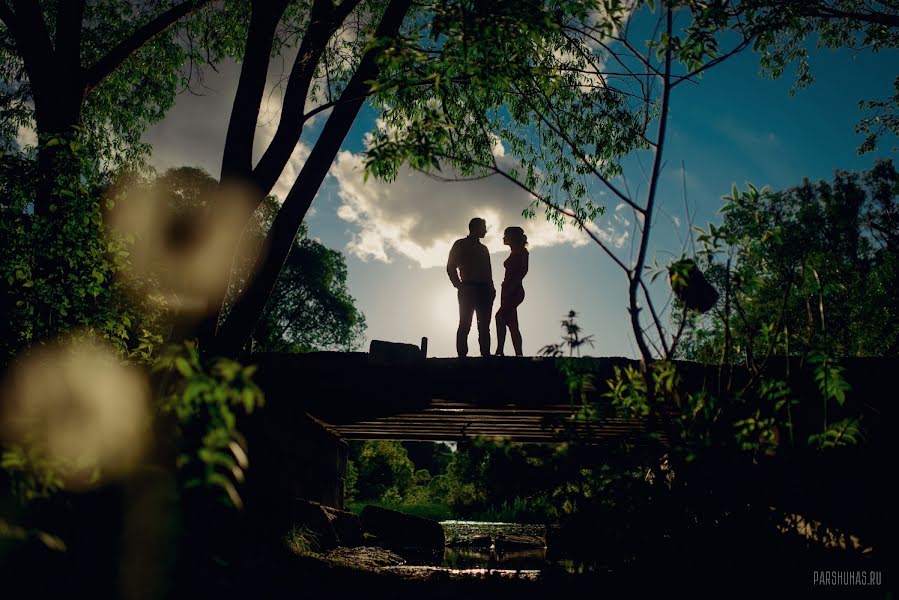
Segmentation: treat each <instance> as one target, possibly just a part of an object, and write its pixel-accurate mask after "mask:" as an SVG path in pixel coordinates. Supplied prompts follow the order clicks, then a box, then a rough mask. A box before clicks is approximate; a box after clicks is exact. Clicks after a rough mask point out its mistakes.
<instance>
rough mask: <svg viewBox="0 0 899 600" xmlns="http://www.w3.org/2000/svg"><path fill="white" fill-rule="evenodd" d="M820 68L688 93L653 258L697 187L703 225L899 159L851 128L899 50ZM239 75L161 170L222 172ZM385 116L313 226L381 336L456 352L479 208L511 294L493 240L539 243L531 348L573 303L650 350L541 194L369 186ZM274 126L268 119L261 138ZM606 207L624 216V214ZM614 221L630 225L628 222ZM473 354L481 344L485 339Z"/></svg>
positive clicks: (707, 82)
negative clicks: (737, 193) (459, 300)
mask: <svg viewBox="0 0 899 600" xmlns="http://www.w3.org/2000/svg"><path fill="white" fill-rule="evenodd" d="M812 70H813V73H814V75H815V77H816V79H817V81H816V83H815V84H813V85H812V86H811V87H810V88H808V89H805V90H800V91H798V92H797V93H796V94H795V95H794V96H790V95H789V93H788V92H789V90H790V88H791V86H792V78H791V76H790V73H789V72H788V73H786V74H785V75H784V77H783V78H782V79H780V80H775V81H772V80H770V79H764V78H761V77H760V76H759V74H758V71H759V66H758V57H757V56H756V55H754V54H752V53H751V52H744V53H743V54H741V55H738V56H736V57H733V58H731V59H730V60H728V61H726V62H725V63H723V64H721V65H720V66H718V67H716V68H714V69H711V70H709V71H707V72H706V73H705V74H704V76H703V78H702V79H701V80H700V83H699V84H697V85H692V84H683V85H680V86H678V88H677V89H676V90H675V92H674V94H673V96H672V108H671V118H670V122H669V132H668V136H669V137H668V144H667V147H666V149H665V156H666V168H665V170H664V172H663V174H662V179H661V182H662V185H661V188H660V190H659V196H658V201H659V203H660V207H661V209H662V210H663V212H660V213H659V214H658V215H657V217H656V219H657V221H656V228H655V230H654V233H653V242H654V243H653V246H652V251H653V252H654V253H655V254H656V255H657V256H658V259H659V261H660V262H666V261H668V260H670V258H671V255H672V254H674V255H677V254H679V253H680V250H681V240H683V239H686V237H687V236H689V235H690V234H689V230H688V225H687V222H686V221H687V220H686V218H685V208H684V206H685V205H684V198H683V185H684V178H686V191H687V204H688V205H689V207H690V210H691V211H695V221H694V222H695V224H697V225H701V226H705V225H706V224H707V223H708V222H709V221H713V222H717V221H718V220H719V217H718V216H717V211H718V208H719V207H720V206H721V200H720V197H721V195H723V194H726V193H728V192H729V191H730V188H731V185H732V184H734V183H736V184H737V185H738V186H740V187H743V186H744V185H745V183H746V182H752V183H754V184H755V185H757V186H758V187H762V186H765V185H769V186H771V187H773V188H782V187H789V186H793V185H797V184H799V183H800V182H801V180H802V178H803V177H808V178H810V179H812V180H818V179H829V178H831V177H832V173H833V170H834V169H837V168H840V169H847V170H861V169H867V168H870V167H871V166H872V164H873V162H874V160H875V158H878V157H895V149H894V146H896V145H897V142H896V140H895V139H887V140H885V141H884V142H882V143H881V146H880V148H879V149H878V150H877V151H876V152H874V153H870V154H867V155H864V156H861V157H859V156H857V155H856V153H855V148H856V146H857V145H858V143H859V142H860V141H861V136H859V135H857V134H855V133H854V132H853V126H854V124H855V123H856V122H857V121H858V119H859V118H861V116H862V113H861V112H860V111H859V109H858V106H857V105H858V102H859V100H862V99H871V98H882V97H886V96H888V95H889V94H890V91H891V82H892V80H893V78H894V77H895V76H896V74H897V73H899V52H896V51H886V52H881V53H880V54H879V55H876V56H875V55H871V54H870V53H863V52H853V51H849V50H840V51H831V50H814V51H813V52H812ZM236 72H237V70H236V68H234V67H233V66H231V67H228V66H226V67H224V68H220V74H218V75H216V74H214V73H210V74H209V75H208V78H207V86H208V89H207V92H206V95H205V96H203V97H200V98H198V97H196V96H190V95H182V96H181V97H179V101H178V103H177V105H176V107H175V108H174V109H173V111H172V112H171V114H170V115H169V116H168V117H167V118H166V120H165V121H163V122H162V123H160V124H159V125H157V126H155V127H154V128H153V129H152V130H151V131H150V132H149V133H148V135H147V136H146V139H147V140H148V141H149V142H151V143H152V144H153V145H154V163H155V164H156V165H157V166H158V167H160V168H167V167H169V166H177V165H179V164H194V165H198V166H203V167H205V168H207V169H208V170H209V171H210V172H211V173H213V174H217V173H218V170H219V165H220V161H221V149H222V142H223V141H224V134H225V127H226V126H227V114H228V109H229V107H230V102H231V99H232V98H233V89H234V85H235V81H236V79H235V77H236ZM376 117H377V115H376V113H375V111H374V110H372V109H371V108H368V107H366V108H365V109H364V110H363V112H362V114H361V115H360V117H359V118H358V119H357V122H356V123H355V125H354V127H353V130H352V132H351V133H350V135H349V137H348V138H347V140H346V142H345V144H344V147H343V152H342V154H341V155H340V156H339V157H338V160H337V161H335V166H334V169H333V170H332V173H333V174H334V175H333V176H332V177H329V178H328V180H327V181H326V183H325V185H324V186H323V187H322V189H321V190H320V193H319V196H318V198H317V199H316V200H315V202H314V204H313V208H314V210H313V214H311V215H309V216H308V217H307V224H308V226H309V231H310V234H311V235H312V236H313V237H317V238H319V239H320V240H321V241H322V242H323V243H324V244H326V245H328V246H329V247H332V248H335V249H338V250H341V251H343V252H344V253H345V255H346V257H347V265H348V269H349V278H348V284H349V288H350V292H351V293H352V295H353V296H354V297H355V298H356V301H357V305H358V306H359V307H360V308H361V309H362V311H363V312H364V313H365V315H366V317H367V320H368V337H369V339H382V340H391V341H399V342H409V343H418V342H419V341H420V339H421V337H422V336H427V337H428V338H429V349H430V352H429V353H430V355H431V356H452V355H454V353H455V350H454V336H455V326H456V319H457V315H456V312H455V310H456V309H455V295H454V293H455V290H454V289H453V288H452V286H451V285H450V283H449V280H448V278H447V276H446V272H445V269H444V267H443V266H442V265H441V264H440V262H441V261H442V260H445V252H443V246H442V245H441V244H444V243H446V244H449V243H451V241H452V239H454V238H455V237H462V236H464V235H465V233H466V228H465V224H467V222H468V220H469V219H470V218H471V217H472V216H476V215H475V214H472V213H473V212H477V211H480V212H481V213H483V216H485V217H487V218H488V223H489V225H490V227H491V232H490V233H489V234H488V240H491V239H492V245H491V248H492V249H496V250H498V252H496V253H494V254H492V255H491V258H492V262H493V273H494V279H495V280H496V283H497V286H499V282H500V281H501V279H502V261H503V260H504V259H505V256H506V252H503V251H501V249H500V246H499V245H498V243H497V241H496V238H495V237H493V238H491V236H494V235H496V234H497V233H499V234H500V235H501V230H502V228H504V227H506V226H510V225H520V226H523V227H524V228H525V230H526V231H529V232H530V233H529V236H530V235H532V234H533V237H532V240H536V241H537V243H535V244H532V248H531V258H530V272H529V274H528V276H527V278H526V279H525V282H524V284H525V290H526V298H525V302H524V304H523V305H522V306H521V307H520V308H519V320H520V322H521V327H522V333H523V337H524V351H525V354H526V355H533V354H536V353H537V352H538V351H539V349H540V347H542V346H543V345H545V344H548V343H553V342H556V341H559V336H560V333H561V329H560V328H559V322H560V321H561V319H562V317H563V315H565V314H566V313H567V312H568V310H569V309H574V310H577V311H578V312H579V313H580V315H581V317H580V319H579V323H580V324H581V326H582V328H583V330H584V331H585V333H589V334H593V335H594V336H595V339H596V346H595V347H594V348H592V349H588V350H587V352H586V353H587V354H591V355H596V356H635V355H636V350H635V348H634V345H633V342H632V336H631V334H630V330H629V323H628V315H627V312H626V308H625V306H626V285H625V283H626V281H625V278H624V275H623V274H622V273H621V271H619V270H618V269H617V267H615V266H614V265H613V264H612V263H611V261H609V260H608V259H607V258H605V257H604V255H603V254H602V252H601V251H600V250H599V249H598V248H597V247H596V246H594V245H593V244H592V243H586V242H587V240H586V238H585V237H584V236H583V234H581V233H579V232H576V231H573V230H569V231H566V232H565V233H564V234H563V235H561V236H557V237H553V235H554V234H553V233H552V232H551V231H550V230H549V229H547V227H546V225H545V224H544V223H543V222H542V217H540V216H538V218H537V220H532V221H525V220H524V219H522V218H521V217H520V216H519V213H520V210H521V209H522V208H524V207H525V206H526V204H527V201H526V198H524V197H522V196H521V195H520V194H516V193H514V192H512V191H511V190H509V189H508V188H504V187H503V186H502V185H501V184H500V183H498V182H492V183H491V182H488V183H485V184H483V185H480V186H470V184H457V183H439V184H438V183H437V182H434V181H433V180H427V179H424V178H422V177H421V176H414V175H409V174H401V176H400V178H399V180H398V182H397V183H396V184H394V185H387V184H384V183H380V182H375V181H372V180H371V179H370V180H369V181H368V182H366V183H362V181H361V178H360V177H358V176H357V175H355V174H353V173H354V172H353V170H352V168H353V167H354V166H358V161H359V157H358V153H359V152H360V151H361V149H362V148H363V136H364V134H365V133H366V132H368V131H370V130H371V129H372V127H373V126H374V122H375V118H376ZM320 123H321V121H319V123H317V124H316V125H320ZM272 126H273V125H271V124H269V125H266V124H264V123H261V128H262V129H265V128H266V127H272ZM304 152H305V150H304V148H302V147H301V148H299V149H298V151H297V153H296V154H295V157H294V160H293V161H292V163H291V165H290V166H289V168H288V171H289V172H288V173H286V174H285V176H284V181H283V185H285V186H286V185H289V182H290V180H291V174H292V173H294V174H295V172H296V170H297V169H298V168H299V167H300V166H301V165H302V160H303V159H304V158H305V154H304ZM682 163H683V165H684V167H685V174H684V173H683V172H682V169H681V164H682ZM627 166H628V167H629V168H628V169H627V171H626V176H627V177H628V180H629V183H630V184H632V186H636V185H637V184H638V183H639V181H638V180H639V179H640V175H639V173H640V170H639V168H638V167H636V165H635V164H634V163H633V161H631V162H630V163H628V165H627ZM644 187H645V186H644ZM608 208H609V212H608V214H609V215H610V216H612V215H614V213H615V211H614V205H609V207H608ZM491 217H493V218H491ZM500 221H501V222H500ZM410 223H411V225H410ZM609 223H610V225H611V226H614V227H618V228H619V230H620V231H625V230H626V229H627V228H626V227H623V225H622V223H621V222H620V221H619V222H613V221H609ZM394 227H395V229H394ZM610 231H612V230H610ZM446 249H448V246H447V248H446ZM626 250H627V246H625V247H624V248H623V251H624V252H625V254H626ZM662 279H663V278H660V283H659V285H658V289H657V290H656V294H657V298H658V299H659V300H658V301H659V303H664V299H665V297H666V294H667V288H666V284H664V283H662ZM471 346H472V347H476V343H475V342H474V332H472V338H471ZM510 351H511V348H507V352H510Z"/></svg>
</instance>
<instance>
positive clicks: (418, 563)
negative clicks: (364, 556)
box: [384, 521, 600, 579]
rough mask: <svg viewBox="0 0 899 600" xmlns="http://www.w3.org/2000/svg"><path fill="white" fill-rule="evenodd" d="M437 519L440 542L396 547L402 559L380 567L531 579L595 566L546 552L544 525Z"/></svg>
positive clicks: (591, 562) (455, 575)
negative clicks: (441, 534)
mask: <svg viewBox="0 0 899 600" xmlns="http://www.w3.org/2000/svg"><path fill="white" fill-rule="evenodd" d="M441 525H442V526H443V532H444V534H445V536H446V547H445V548H443V549H442V550H427V551H423V550H406V551H399V554H400V555H402V557H403V558H404V559H405V560H406V564H404V565H402V566H392V567H384V568H386V569H390V570H391V571H395V572H399V573H406V574H410V575H415V574H418V575H427V574H433V573H435V572H442V573H445V574H448V576H450V577H470V576H476V577H477V576H487V575H489V576H491V577H497V576H498V577H510V578H515V579H537V578H538V577H539V576H540V574H541V573H542V572H546V571H547V570H553V571H556V572H561V573H568V574H584V573H589V572H594V571H595V570H596V569H597V568H599V567H600V565H599V564H597V563H596V562H595V561H587V562H584V561H580V560H571V559H563V558H561V557H553V556H550V555H548V554H547V551H546V542H545V540H546V527H545V526H544V525H532V524H525V523H487V522H481V521H443V522H441Z"/></svg>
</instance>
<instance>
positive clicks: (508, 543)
mask: <svg viewBox="0 0 899 600" xmlns="http://www.w3.org/2000/svg"><path fill="white" fill-rule="evenodd" d="M494 546H495V547H496V551H497V552H507V551H509V550H522V549H531V548H544V547H545V546H546V542H545V541H544V540H543V538H540V537H536V536H533V535H512V534H503V533H501V534H499V535H497V536H496V541H495V542H494Z"/></svg>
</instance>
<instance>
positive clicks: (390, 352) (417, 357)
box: [368, 340, 425, 365]
mask: <svg viewBox="0 0 899 600" xmlns="http://www.w3.org/2000/svg"><path fill="white" fill-rule="evenodd" d="M424 358H425V355H424V353H423V352H422V350H421V348H419V347H418V346H416V345H415V344H398V343H396V342H385V341H383V340H372V341H371V344H370V345H369V347H368V362H369V363H370V364H375V365H414V364H418V363H420V362H422V361H424Z"/></svg>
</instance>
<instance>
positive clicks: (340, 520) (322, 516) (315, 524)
mask: <svg viewBox="0 0 899 600" xmlns="http://www.w3.org/2000/svg"><path fill="white" fill-rule="evenodd" d="M292 521H293V525H294V526H297V527H306V528H307V529H309V530H310V531H311V532H312V533H314V534H315V536H316V538H317V539H318V546H319V549H321V550H329V549H331V548H336V547H337V546H361V545H362V522H361V521H360V520H359V516H358V515H355V514H353V513H351V512H347V511H345V510H338V509H336V508H331V507H330V506H324V505H322V504H319V503H318V502H312V501H311V500H301V499H297V500H295V501H294V506H293V515H292Z"/></svg>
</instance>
